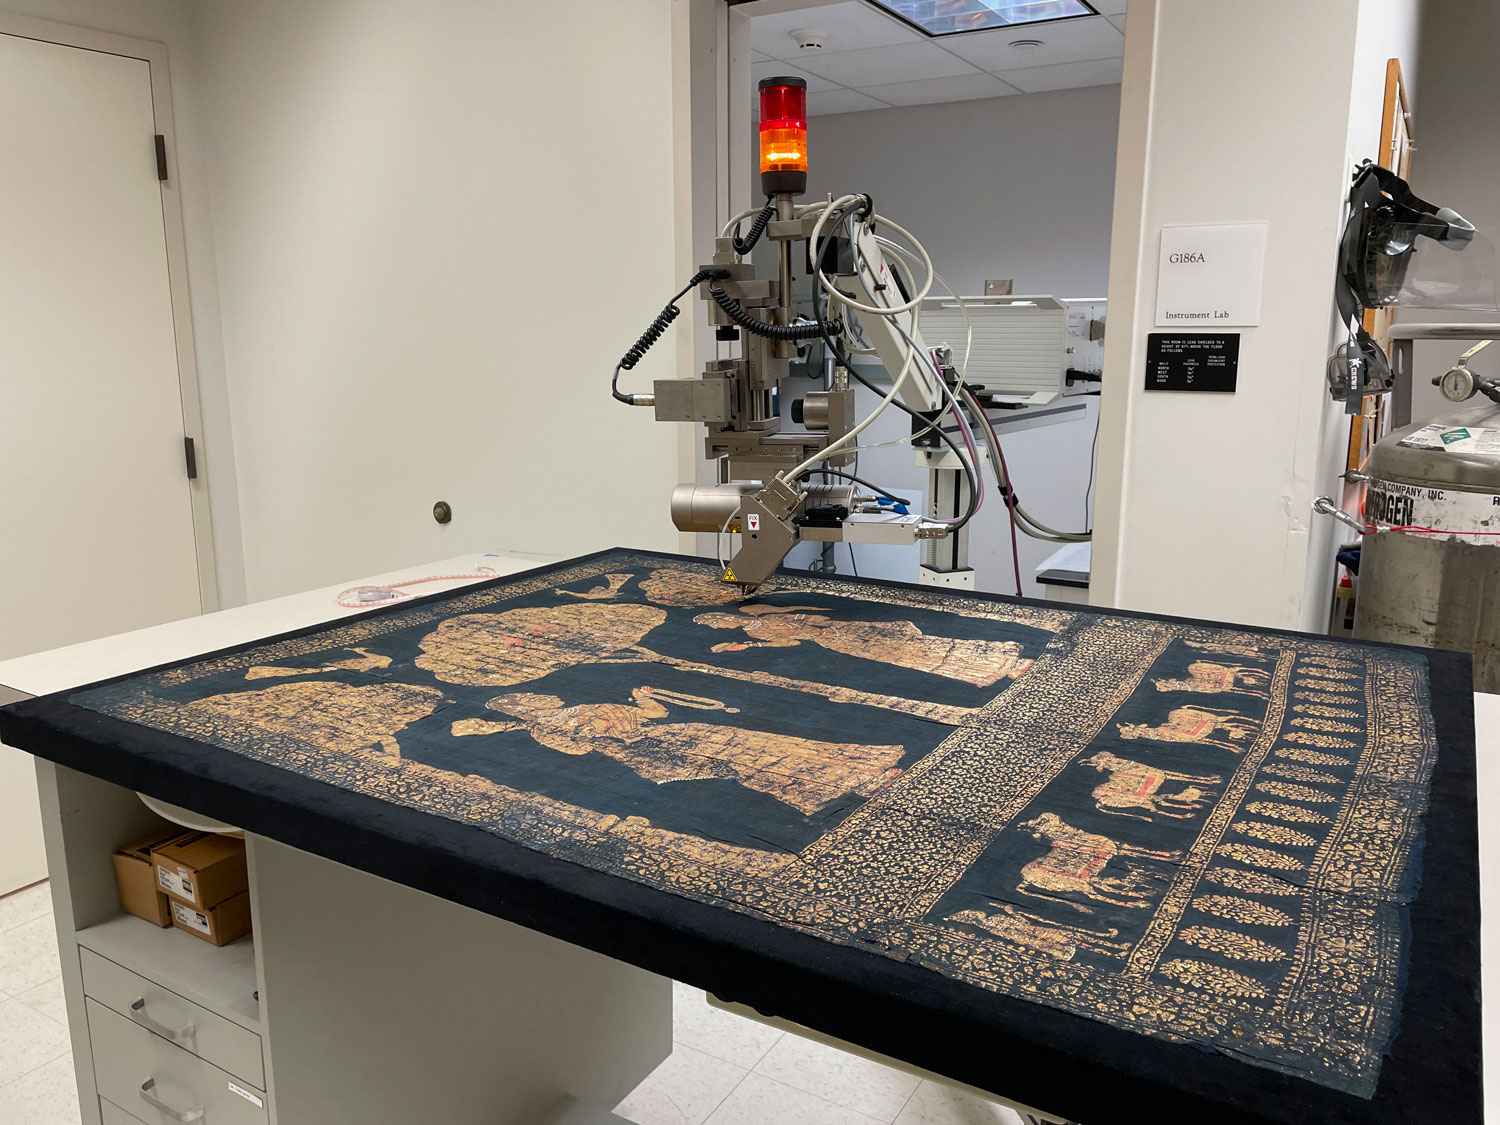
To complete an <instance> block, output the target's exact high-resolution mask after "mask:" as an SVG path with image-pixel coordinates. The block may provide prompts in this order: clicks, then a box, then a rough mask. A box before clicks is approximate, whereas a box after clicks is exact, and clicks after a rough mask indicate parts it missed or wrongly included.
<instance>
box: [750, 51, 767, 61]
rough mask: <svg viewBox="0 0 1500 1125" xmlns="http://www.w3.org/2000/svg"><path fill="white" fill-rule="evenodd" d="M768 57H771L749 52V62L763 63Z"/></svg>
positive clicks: (757, 52)
mask: <svg viewBox="0 0 1500 1125" xmlns="http://www.w3.org/2000/svg"><path fill="white" fill-rule="evenodd" d="M770 57H771V56H770V55H763V54H761V52H759V51H751V52H750V61H751V62H765V61H766V60H767V59H768V58H770Z"/></svg>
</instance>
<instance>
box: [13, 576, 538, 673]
mask: <svg viewBox="0 0 1500 1125" xmlns="http://www.w3.org/2000/svg"><path fill="white" fill-rule="evenodd" d="M540 565H543V564H542V563H541V562H540V561H539V560H537V559H535V558H530V559H527V558H521V557H519V556H517V555H507V554H474V555H458V556H456V557H454V558H451V559H443V560H441V561H439V562H434V563H427V564H424V565H422V566H411V567H405V568H403V569H401V570H394V571H391V572H390V573H388V574H377V575H375V576H374V577H372V578H362V579H358V580H356V581H353V582H340V583H338V584H337V585H333V586H324V587H321V588H320V589H317V590H308V591H307V592H305V593H301V594H290V595H288V596H286V597H284V598H271V599H270V600H268V601H263V602H255V603H253V604H251V605H245V606H239V607H238V608H235V609H223V610H220V611H219V612H217V613H205V614H203V615H202V616H201V617H188V618H185V619H183V620H182V621H170V622H168V623H167V624H165V625H153V626H152V627H151V628H149V629H138V630H136V631H135V632H133V633H121V634H119V635H118V636H114V637H104V638H101V639H100V640H97V641H85V642H83V643H82V644H76V645H69V646H68V647H66V648H57V649H52V650H51V651H49V652H39V653H35V654H33V655H31V656H18V657H16V658H15V659H13V660H5V661H0V688H10V689H11V690H12V691H15V692H20V693H21V694H23V695H47V694H49V693H51V692H54V691H65V690H67V689H68V688H75V687H79V686H80V685H82V684H91V683H93V682H94V681H96V680H106V679H109V678H110V677H112V676H123V675H126V674H128V673H130V672H138V671H140V670H141V669H143V668H154V667H156V666H157V665H158V664H171V663H173V662H175V661H179V660H190V659H192V658H193V657H195V656H201V655H203V654H204V653H207V652H214V651H216V650H217V649H221V648H228V647H230V646H231V645H238V644H246V643H248V642H250V641H256V640H260V639H261V638H263V637H274V636H276V635H277V634H279V633H287V632H290V631H292V630H293V629H304V628H307V627H308V626H310V625H318V624H321V623H323V622H325V621H336V620H338V619H339V618H341V617H350V616H353V615H354V614H356V613H363V612H365V610H364V609H345V608H343V607H342V606H340V605H339V604H338V596H339V594H340V593H342V592H343V591H344V590H347V589H349V588H350V587H351V586H385V585H389V584H391V583H396V582H405V581H409V580H411V579H413V578H425V577H427V576H429V575H435V574H470V573H474V572H477V571H478V570H479V568H480V567H489V568H490V569H491V570H493V571H494V572H495V574H496V575H503V574H515V573H517V572H518V571H522V570H529V569H530V568H531V567H534V566H540ZM477 581H482V579H477V578H470V579H463V580H457V581H447V582H430V583H427V584H425V585H422V586H413V587H408V592H410V593H411V594H412V595H413V597H430V596H431V595H433V594H438V593H442V592H443V591H444V590H452V589H454V588H456V587H458V586H464V585H468V584H469V583H471V582H477ZM366 608H367V609H368V608H372V607H366Z"/></svg>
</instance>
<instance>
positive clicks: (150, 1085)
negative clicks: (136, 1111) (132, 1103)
mask: <svg viewBox="0 0 1500 1125" xmlns="http://www.w3.org/2000/svg"><path fill="white" fill-rule="evenodd" d="M154 1089H156V1078H155V1077H154V1076H153V1077H151V1078H148V1079H146V1081H144V1082H142V1083H141V1101H143V1102H145V1103H146V1104H147V1105H149V1106H150V1107H151V1108H152V1109H155V1110H159V1111H161V1112H162V1113H165V1114H166V1115H167V1116H168V1117H170V1118H171V1119H172V1120H173V1121H202V1120H203V1107H202V1106H201V1105H200V1106H199V1107H198V1108H197V1109H173V1108H172V1107H171V1106H169V1105H168V1104H167V1103H166V1102H164V1101H162V1100H161V1099H160V1098H158V1097H157V1096H156V1095H155V1094H153V1093H152V1092H151V1091H152V1090H154Z"/></svg>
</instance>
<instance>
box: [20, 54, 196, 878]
mask: <svg viewBox="0 0 1500 1125" xmlns="http://www.w3.org/2000/svg"><path fill="white" fill-rule="evenodd" d="M0 30H3V29H0ZM151 80H152V74H151V63H150V62H149V61H147V60H146V59H144V58H133V57H127V56H126V55H122V54H113V53H109V52H106V51H100V50H86V49H83V48H80V47H76V46H67V45H63V44H60V43H55V42H45V41H42V40H40V39H35V38H27V37H23V36H21V35H13V34H0V659H7V658H9V657H14V656H19V655H23V654H26V653H29V652H34V651H39V650H42V649H49V648H55V647H58V646H60V645H67V644H72V643H75V642H78V641H83V640H88V639H91V638H94V637H100V636H105V635H108V634H111V633H117V632H121V631H123V630H127V629H136V628H140V627H142V626H146V625H152V624H156V623H159V622H163V621H170V620H174V619H177V618H181V617H187V616H191V615H194V614H197V613H199V612H200V611H201V609H202V605H201V596H202V590H201V587H200V580H199V573H200V572H199V555H198V549H197V545H196V544H195V534H194V516H193V498H192V494H191V491H190V485H189V481H188V477H187V471H186V467H185V461H186V459H185V455H184V445H183V439H184V435H185V433H187V432H191V431H189V430H188V429H187V428H185V425H184V416H183V394H182V389H181V387H180V385H179V350H178V336H177V332H176V327H175V326H174V317H173V300H172V297H173V293H172V286H171V283H170V280H169V275H168V259H167V246H168V241H167V229H168V228H167V220H166V219H165V218H164V216H163V191H162V186H161V184H160V182H159V180H158V176H157V159H156V148H155V141H154V139H155V136H156V134H157V133H159V132H163V129H161V128H159V127H158V124H157V122H156V108H155V105H154V103H153V97H152V84H151ZM185 311H186V310H179V315H181V314H183V313H185ZM194 402H196V400H194ZM194 429H196V426H194ZM35 807H36V793H35V785H34V781H33V779H32V775H31V762H30V759H29V758H27V757H26V756H24V755H21V754H18V753H16V752H14V751H12V750H9V749H0V893H4V892H5V891H7V890H10V889H14V887H16V886H18V885H24V884H25V883H27V882H32V881H34V880H36V879H38V878H41V877H42V875H43V870H42V867H41V856H40V836H39V832H38V831H37V820H36V812H35Z"/></svg>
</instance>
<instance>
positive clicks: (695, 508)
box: [672, 481, 854, 532]
mask: <svg viewBox="0 0 1500 1125" xmlns="http://www.w3.org/2000/svg"><path fill="white" fill-rule="evenodd" d="M762 487H763V486H762V485H760V484H758V483H756V482H755V481H736V482H734V483H732V484H679V485H678V486H677V487H676V488H674V489H673V490H672V522H673V523H674V524H675V525H676V526H677V530H678V531H714V532H717V531H723V530H725V527H726V525H727V524H729V522H730V518H731V517H732V516H733V515H734V514H735V513H736V512H738V511H739V510H740V503H741V502H742V501H743V500H744V498H745V497H746V496H747V495H749V494H751V493H755V492H759V491H760V490H761V488H762ZM801 491H803V492H806V493H807V503H806V505H804V506H805V507H813V506H816V505H820V504H833V505H843V506H844V507H846V508H849V509H851V510H852V509H853V507H854V489H853V487H851V486H850V485H845V484H805V485H803V486H802V488H801Z"/></svg>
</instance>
